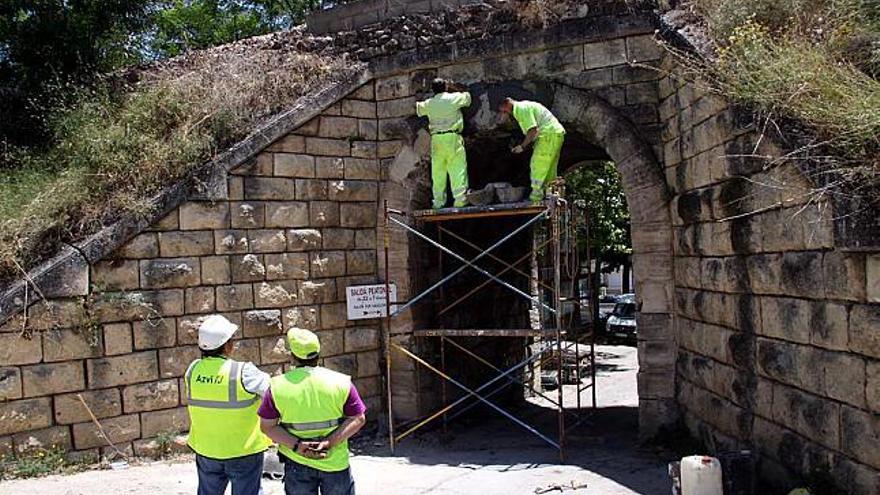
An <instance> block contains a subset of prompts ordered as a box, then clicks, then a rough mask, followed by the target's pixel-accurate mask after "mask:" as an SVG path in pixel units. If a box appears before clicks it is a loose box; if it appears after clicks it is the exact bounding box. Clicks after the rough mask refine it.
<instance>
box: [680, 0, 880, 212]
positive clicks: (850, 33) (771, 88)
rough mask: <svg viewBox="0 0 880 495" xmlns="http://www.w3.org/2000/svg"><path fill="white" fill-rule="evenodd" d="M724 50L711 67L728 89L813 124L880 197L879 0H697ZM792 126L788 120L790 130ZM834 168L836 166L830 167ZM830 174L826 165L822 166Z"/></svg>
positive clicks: (839, 167)
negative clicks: (878, 192)
mask: <svg viewBox="0 0 880 495" xmlns="http://www.w3.org/2000/svg"><path fill="white" fill-rule="evenodd" d="M687 5H688V6H689V7H690V8H691V9H692V11H693V12H694V13H696V14H697V15H698V16H699V17H700V18H701V19H702V20H703V21H704V22H705V24H706V27H707V29H708V32H709V34H710V37H711V38H712V41H713V42H714V45H715V47H716V48H717V57H716V58H715V59H714V60H712V61H711V63H709V64H705V65H704V66H702V68H701V70H702V71H703V72H704V75H707V76H708V77H709V79H710V80H711V81H712V82H713V83H714V84H715V87H716V88H718V89H719V90H720V91H721V93H722V94H724V95H726V96H728V97H731V98H733V99H734V100H736V101H740V102H744V103H747V104H750V105H753V106H755V107H757V108H758V109H760V110H762V112H763V113H764V114H765V115H768V116H771V117H773V116H784V117H787V118H793V119H796V120H797V121H800V122H802V123H804V124H806V125H807V126H808V127H809V128H810V129H811V131H812V132H813V133H814V134H815V136H816V137H817V138H818V139H817V140H816V143H817V144H821V145H822V149H823V151H822V152H818V151H817V153H824V151H825V150H830V151H831V154H833V155H834V156H833V157H828V156H823V159H825V160H826V161H828V162H830V163H832V166H831V168H832V169H833V171H834V172H836V173H838V174H839V175H840V176H842V177H845V178H848V179H858V181H857V182H858V183H859V184H860V187H861V188H862V189H863V191H864V192H866V193H867V192H869V191H870V193H869V194H870V196H871V197H873V199H875V200H878V198H880V194H877V190H878V187H877V186H878V185H880V80H878V77H880V2H878V1H877V0H690V3H689V4H687ZM783 131H785V129H783ZM826 171H827V170H826ZM822 173H825V171H823V172H822Z"/></svg>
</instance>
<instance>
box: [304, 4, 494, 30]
mask: <svg viewBox="0 0 880 495" xmlns="http://www.w3.org/2000/svg"><path fill="white" fill-rule="evenodd" d="M479 3H480V2H479V1H477V0H360V1H357V2H350V3H346V4H343V5H339V6H335V7H333V8H331V9H326V10H316V11H314V12H312V13H311V14H309V15H308V17H307V18H306V25H307V26H308V28H309V31H311V32H313V33H316V34H323V33H335V32H338V31H350V30H355V29H358V28H360V27H363V26H366V25H369V24H375V23H377V22H381V21H384V20H386V19H391V18H394V17H399V16H402V15H407V14H427V13H429V12H438V11H442V10H448V9H456V8H458V7H461V6H462V5H473V4H479Z"/></svg>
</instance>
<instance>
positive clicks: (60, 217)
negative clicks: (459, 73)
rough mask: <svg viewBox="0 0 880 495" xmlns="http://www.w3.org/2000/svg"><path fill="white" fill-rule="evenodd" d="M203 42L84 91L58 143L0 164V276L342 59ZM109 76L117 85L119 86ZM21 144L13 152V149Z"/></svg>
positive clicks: (128, 206)
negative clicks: (218, 48) (162, 63)
mask: <svg viewBox="0 0 880 495" xmlns="http://www.w3.org/2000/svg"><path fill="white" fill-rule="evenodd" d="M253 52H254V53H248V52H247V51H246V50H245V51H239V52H237V53H232V54H230V55H228V56H227V55H224V52H221V53H220V54H219V55H218V54H217V53H205V54H200V55H199V56H196V57H193V58H192V59H190V60H187V61H186V63H184V64H180V63H178V64H175V65H173V66H171V68H170V69H167V70H157V71H153V72H150V73H146V74H145V75H143V76H142V78H141V81H140V82H139V83H138V84H136V85H135V86H133V87H127V88H124V89H122V90H120V89H119V88H118V87H113V86H112V85H110V84H107V85H105V86H103V87H101V88H99V89H92V90H89V91H83V92H81V94H80V95H79V96H78V98H76V101H77V103H75V104H73V105H71V106H70V107H69V108H67V109H66V110H64V111H60V112H58V113H56V114H55V115H54V116H52V118H51V128H52V130H53V132H54V134H55V136H54V137H55V140H54V143H55V144H54V145H53V146H52V147H51V148H49V149H48V150H45V151H41V152H33V151H31V152H20V153H19V154H18V156H16V160H17V161H18V162H19V163H20V165H21V167H20V168H19V169H17V170H14V171H9V172H5V173H3V174H0V216H2V223H0V279H5V278H10V277H17V276H20V275H21V269H20V268H19V267H22V268H23V269H25V270H27V269H29V268H31V267H33V266H34V265H35V264H36V263H38V262H40V261H42V260H43V259H45V258H46V257H48V256H51V255H52V254H53V253H55V252H56V251H57V250H58V247H59V246H60V243H62V242H73V241H76V240H79V239H82V238H83V237H85V236H87V235H89V234H91V233H93V232H96V231H97V230H99V229H100V228H101V227H102V226H104V225H106V224H108V223H109V222H112V221H113V220H115V219H118V218H119V217H120V216H121V215H124V214H132V213H134V214H146V213H148V212H149V210H150V208H151V203H150V199H151V198H152V197H154V196H155V195H156V194H157V193H159V192H160V191H161V190H162V189H163V188H164V187H167V186H168V185H170V184H173V183H174V182H175V181H176V180H177V179H180V178H182V177H184V176H186V175H187V173H189V172H190V171H191V170H192V169H193V168H195V167H197V166H199V165H201V164H202V163H204V161H205V160H207V159H210V158H211V157H212V156H213V155H214V154H216V153H217V152H218V151H222V150H223V149H225V148H227V147H228V146H229V145H231V144H232V143H234V142H235V141H237V140H239V139H241V138H243V137H244V136H245V135H247V133H248V132H250V131H251V130H252V129H253V128H254V127H255V126H256V125H258V124H259V123H260V121H261V119H264V118H266V117H268V116H271V115H273V114H275V113H277V112H278V111H279V110H281V109H283V108H285V107H287V106H289V105H290V104H291V103H293V102H294V101H295V100H296V99H297V98H299V97H300V96H302V95H303V94H306V93H308V92H309V91H310V90H312V89H313V88H315V87H317V86H320V85H322V84H324V83H325V82H327V81H329V80H330V79H331V78H332V77H333V73H334V71H335V72H337V73H338V72H339V70H340V69H341V68H342V65H343V61H342V60H328V59H326V58H322V57H319V56H317V55H311V54H300V53H290V52H284V53H280V51H277V52H278V53H274V52H272V53H265V52H267V51H260V50H253ZM111 88H112V89H111ZM13 153H15V152H13Z"/></svg>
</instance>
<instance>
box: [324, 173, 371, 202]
mask: <svg viewBox="0 0 880 495" xmlns="http://www.w3.org/2000/svg"><path fill="white" fill-rule="evenodd" d="M346 170H348V167H347V166H346ZM378 193H379V187H378V184H377V183H376V182H371V181H361V180H340V181H330V187H329V199H331V200H334V201H376V199H377V198H378Z"/></svg>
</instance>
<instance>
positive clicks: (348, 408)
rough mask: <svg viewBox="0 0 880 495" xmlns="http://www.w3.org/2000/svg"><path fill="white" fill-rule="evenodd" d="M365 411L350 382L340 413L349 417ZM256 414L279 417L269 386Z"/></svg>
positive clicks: (264, 417) (273, 417) (265, 417)
mask: <svg viewBox="0 0 880 495" xmlns="http://www.w3.org/2000/svg"><path fill="white" fill-rule="evenodd" d="M365 412H367V405H366V404H364V401H363V400H361V396H360V394H358V391H357V389H356V388H355V387H354V384H353V383H352V384H351V389H350V390H349V391H348V399H346V400H345V405H344V406H342V414H345V416H346V417H349V418H350V417H352V416H358V415H361V414H364V413H365ZM257 415H258V416H260V417H261V418H263V419H279V418H281V413H280V412H278V408H277V407H275V400H274V399H273V398H272V389H271V388H270V389H269V390H266V395H264V396H263V402H261V403H260V408H259V409H258V410H257Z"/></svg>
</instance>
